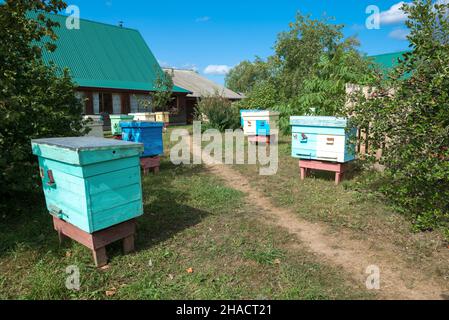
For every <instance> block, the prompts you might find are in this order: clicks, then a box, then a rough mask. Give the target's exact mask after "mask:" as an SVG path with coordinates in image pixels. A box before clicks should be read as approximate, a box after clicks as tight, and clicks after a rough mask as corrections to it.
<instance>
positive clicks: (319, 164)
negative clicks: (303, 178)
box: [299, 160, 345, 172]
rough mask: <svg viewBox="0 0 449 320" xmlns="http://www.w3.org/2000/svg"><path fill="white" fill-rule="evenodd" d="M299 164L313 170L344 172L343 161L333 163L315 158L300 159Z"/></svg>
mask: <svg viewBox="0 0 449 320" xmlns="http://www.w3.org/2000/svg"><path fill="white" fill-rule="evenodd" d="M299 166H300V167H301V168H306V169H313V170H324V171H332V172H344V171H345V165H344V163H333V162H325V161H317V160H300V161H299Z"/></svg>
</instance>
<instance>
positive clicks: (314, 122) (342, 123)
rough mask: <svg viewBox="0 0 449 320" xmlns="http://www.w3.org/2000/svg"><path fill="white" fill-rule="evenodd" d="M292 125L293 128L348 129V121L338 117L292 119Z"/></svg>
mask: <svg viewBox="0 0 449 320" xmlns="http://www.w3.org/2000/svg"><path fill="white" fill-rule="evenodd" d="M290 125H292V126H308V127H333V128H346V127H347V125H348V120H347V119H346V118H338V117H311V116H301V117H290Z"/></svg>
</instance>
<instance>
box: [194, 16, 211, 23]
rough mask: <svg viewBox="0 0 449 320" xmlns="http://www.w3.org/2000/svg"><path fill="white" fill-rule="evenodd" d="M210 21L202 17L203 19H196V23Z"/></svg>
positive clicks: (208, 18)
mask: <svg viewBox="0 0 449 320" xmlns="http://www.w3.org/2000/svg"><path fill="white" fill-rule="evenodd" d="M209 20H210V17H208V16H204V17H199V18H196V20H195V21H196V22H207V21H209Z"/></svg>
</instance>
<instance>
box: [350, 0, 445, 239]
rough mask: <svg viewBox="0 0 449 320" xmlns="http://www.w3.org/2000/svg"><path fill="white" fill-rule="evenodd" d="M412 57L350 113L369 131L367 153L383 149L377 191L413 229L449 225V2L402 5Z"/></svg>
mask: <svg viewBox="0 0 449 320" xmlns="http://www.w3.org/2000/svg"><path fill="white" fill-rule="evenodd" d="M403 8H404V10H405V11H406V12H407V13H408V17H409V20H408V21H407V22H406V24H407V26H408V28H409V29H410V35H409V36H408V39H409V41H410V44H411V48H412V51H411V52H409V53H407V54H406V55H405V57H404V59H403V60H402V61H401V63H400V65H399V66H398V67H397V69H396V70H394V72H392V74H391V75H390V79H389V81H388V83H382V82H380V81H379V83H377V84H376V89H372V90H371V98H370V99H365V98H363V97H359V99H358V101H357V102H358V103H355V104H353V105H352V107H351V108H350V109H349V110H348V113H349V114H351V115H353V116H354V117H353V120H354V122H355V124H357V125H359V126H361V127H365V128H369V132H370V135H369V142H370V144H371V148H370V150H371V153H370V154H369V155H370V156H372V155H373V154H372V153H373V152H374V151H375V150H376V149H377V148H380V147H382V148H383V150H384V152H383V158H382V163H383V164H384V165H385V166H386V171H385V175H386V177H387V178H388V181H389V183H388V184H387V185H385V186H384V187H383V188H382V190H383V191H384V192H385V194H386V195H387V196H389V198H390V199H391V200H392V202H393V203H394V204H395V206H396V207H397V208H398V209H400V210H401V211H402V212H404V213H405V214H408V215H409V216H412V217H413V219H414V222H415V225H416V228H417V229H421V230H426V229H430V228H434V227H435V226H437V225H445V226H446V227H447V226H448V225H449V224H448V221H449V91H448V88H449V69H448V67H447V66H448V65H449V22H448V20H447V14H448V12H449V4H441V5H434V4H433V3H432V1H430V0H416V1H414V2H413V3H412V4H410V5H405V6H404V7H403Z"/></svg>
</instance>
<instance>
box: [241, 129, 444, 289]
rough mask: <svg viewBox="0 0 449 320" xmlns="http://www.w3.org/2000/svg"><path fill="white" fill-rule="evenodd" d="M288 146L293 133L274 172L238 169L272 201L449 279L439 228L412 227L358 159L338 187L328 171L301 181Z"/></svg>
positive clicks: (285, 140)
mask: <svg viewBox="0 0 449 320" xmlns="http://www.w3.org/2000/svg"><path fill="white" fill-rule="evenodd" d="M290 145H291V139H290V137H287V136H281V137H280V141H279V170H278V172H277V174H276V175H273V176H260V175H259V174H258V173H259V167H258V165H235V166H234V169H235V170H237V171H239V172H240V173H242V174H244V175H246V176H248V177H250V178H251V179H250V181H251V184H252V186H253V187H254V188H256V189H258V190H260V191H262V192H264V193H265V194H266V195H267V196H269V197H270V198H271V199H272V201H273V203H274V204H276V205H278V206H281V207H286V208H289V209H291V210H293V211H294V212H296V213H297V215H298V216H299V217H301V218H303V219H306V220H309V221H319V222H325V223H326V224H327V225H328V226H330V227H331V231H333V232H336V233H338V232H339V231H342V230H349V231H352V233H353V235H354V237H355V238H358V239H363V240H368V241H371V243H372V244H373V247H374V248H380V249H382V248H383V247H384V245H385V244H389V245H391V247H392V248H393V252H391V254H393V255H400V256H401V257H402V258H403V259H404V260H406V261H407V262H408V263H409V264H410V265H411V266H412V267H413V268H415V269H416V270H422V271H423V272H424V273H425V274H427V275H429V276H432V275H433V276H435V277H436V278H437V279H439V280H440V281H441V282H443V283H445V284H447V279H449V266H448V264H447V261H448V259H449V250H448V249H447V248H448V243H447V241H446V240H445V237H444V235H443V234H442V233H441V232H439V231H438V230H436V231H434V232H422V233H416V232H413V228H412V225H411V223H410V221H409V220H407V219H406V218H405V217H404V216H402V215H400V214H399V213H397V212H395V211H394V210H393V209H391V208H390V207H389V206H388V205H386V203H385V201H383V199H382V197H380V196H379V195H378V194H376V193H375V192H373V191H370V190H369V189H366V188H364V183H363V180H364V178H365V176H366V175H371V174H373V173H372V172H364V171H361V170H360V169H359V168H358V164H355V165H354V168H353V169H354V170H353V171H352V173H350V174H348V176H347V180H346V181H344V182H343V183H342V184H341V185H340V186H335V185H334V174H333V173H326V172H316V171H315V172H312V174H311V175H310V177H308V178H307V179H306V180H305V181H301V180H300V179H299V168H298V160H297V159H293V158H292V157H291V155H290V152H291V149H290Z"/></svg>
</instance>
